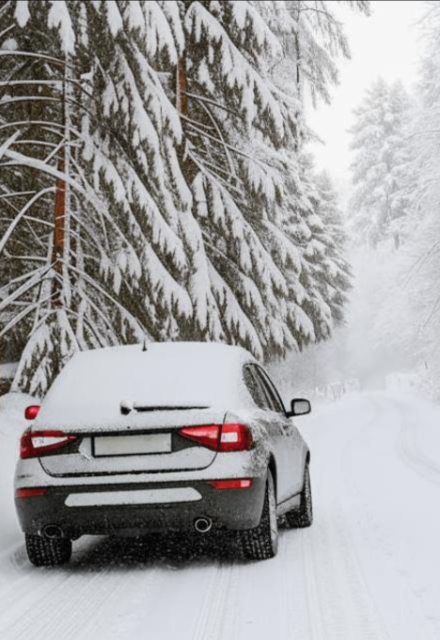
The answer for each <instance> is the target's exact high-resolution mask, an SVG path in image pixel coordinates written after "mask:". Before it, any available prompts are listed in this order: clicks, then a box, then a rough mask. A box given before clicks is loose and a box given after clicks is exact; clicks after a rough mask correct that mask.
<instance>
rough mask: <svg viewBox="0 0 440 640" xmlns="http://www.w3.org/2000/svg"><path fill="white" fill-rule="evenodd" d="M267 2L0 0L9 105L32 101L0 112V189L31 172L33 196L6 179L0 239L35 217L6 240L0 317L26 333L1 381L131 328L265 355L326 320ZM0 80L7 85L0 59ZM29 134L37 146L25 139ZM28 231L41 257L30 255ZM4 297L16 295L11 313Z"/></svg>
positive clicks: (326, 325)
mask: <svg viewBox="0 0 440 640" xmlns="http://www.w3.org/2000/svg"><path fill="white" fill-rule="evenodd" d="M281 4H282V3H274V2H267V3H264V6H263V5H262V3H256V2H233V1H228V2H223V3H219V2H208V1H205V2H189V1H188V2H184V1H179V2H137V1H136V2H125V1H122V0H111V1H109V2H100V1H95V2H86V1H85V0H79V1H76V2H72V1H69V0H67V1H63V2H52V1H49V0H47V1H46V0H42V1H41V2H38V3H35V2H33V3H29V2H26V1H24V2H23V1H22V2H14V1H12V0H11V1H10V2H6V3H3V5H4V6H3V9H4V11H2V13H1V14H0V19H1V20H3V18H4V19H6V20H7V21H8V24H9V23H10V24H11V25H12V27H11V29H10V30H9V27H8V32H7V37H8V40H10V42H9V44H7V45H6V48H7V49H9V51H8V52H6V53H7V56H6V55H5V56H4V57H5V58H6V59H7V60H8V64H9V65H14V64H15V65H16V69H17V70H19V71H18V76H17V77H18V78H19V80H20V81H22V82H25V83H26V85H27V86H28V88H29V86H30V87H32V91H31V92H30V93H28V94H26V95H25V96H24V97H25V100H24V101H23V107H25V106H26V105H28V106H27V107H26V108H27V109H28V108H29V105H32V107H31V108H36V105H38V104H41V103H42V102H45V103H48V104H50V109H45V110H44V118H41V117H39V118H38V119H37V120H36V121H35V123H38V126H39V127H40V128H41V129H42V131H43V132H44V135H43V134H42V133H41V132H40V131H38V133H33V138H32V139H31V144H29V140H26V139H24V138H23V136H24V131H26V133H27V132H28V131H29V127H30V126H33V125H30V123H29V120H30V119H31V115H30V114H29V113H28V112H27V111H26V110H25V113H24V114H23V116H22V120H21V121H20V122H21V124H20V125H18V123H17V122H15V121H14V118H15V114H13V113H12V111H11V110H10V111H9V113H8V115H7V116H6V118H7V120H8V123H7V124H8V126H13V127H15V128H17V136H19V137H18V138H17V139H15V138H14V139H10V140H9V139H8V138H7V137H6V133H5V129H0V132H1V134H0V135H1V138H0V145H8V148H6V147H5V146H4V147H3V148H4V157H6V158H7V162H8V163H9V165H10V166H11V169H10V170H8V175H7V178H6V182H10V183H11V184H10V185H8V184H7V185H6V187H3V185H2V188H3V190H6V191H5V193H6V195H7V196H8V197H9V196H11V197H12V194H14V197H15V195H17V194H16V190H15V189H16V187H14V186H13V180H14V176H15V177H17V179H18V180H21V181H23V182H28V181H29V174H30V173H32V176H33V177H34V180H35V181H36V186H35V187H33V190H34V191H36V193H37V195H38V197H39V198H41V201H40V207H39V208H38V211H36V210H34V208H33V204H34V203H33V202H32V198H30V197H29V196H30V194H26V193H22V192H20V196H23V198H24V201H23V203H22V202H18V203H16V204H18V207H17V208H18V210H17V211H16V212H15V213H16V214H17V215H16V216H15V217H14V216H13V215H12V214H10V215H11V217H10V219H9V220H7V221H6V225H7V226H6V228H5V232H6V235H8V238H7V242H8V243H9V242H13V241H14V238H18V240H19V241H21V239H22V238H23V237H24V236H23V233H24V231H23V224H24V221H25V220H26V224H27V223H29V225H30V226H29V225H28V226H27V227H26V229H27V231H26V233H27V232H29V234H32V235H34V234H35V229H36V228H39V227H40V226H42V227H43V230H44V227H46V229H45V233H41V232H40V236H39V240H40V242H39V243H36V246H32V245H28V246H27V249H26V253H25V254H23V256H21V257H23V258H24V259H23V265H22V267H23V274H22V279H20V280H16V279H15V278H12V280H11V278H10V277H8V279H7V280H6V281H5V284H4V286H2V288H1V291H0V295H1V296H2V298H3V299H2V302H1V303H0V304H2V305H3V311H2V315H1V319H0V321H1V323H2V329H1V330H2V334H3V335H6V334H10V331H11V330H12V329H13V328H15V327H18V328H19V329H20V331H21V332H22V336H23V338H24V340H25V341H26V340H28V338H30V339H29V340H28V342H27V346H26V349H25V351H24V356H23V358H22V363H21V366H20V368H19V372H18V375H17V378H16V384H20V385H21V386H22V388H26V389H28V390H30V391H32V392H34V393H35V392H44V390H45V387H46V385H47V384H48V382H49V378H50V377H52V376H53V375H54V374H55V373H56V371H57V369H58V368H59V366H60V365H61V361H62V359H63V358H67V357H68V356H69V355H70V353H71V352H72V350H74V349H76V348H81V349H82V348H87V347H90V346H96V345H101V344H115V343H118V342H131V341H133V340H139V339H140V337H141V336H144V335H146V336H147V337H149V338H151V339H155V340H162V339H165V338H172V339H213V340H224V341H228V342H232V343H240V344H244V345H245V346H247V347H248V348H250V349H251V350H252V351H254V353H256V354H257V355H259V356H263V357H273V356H274V355H280V354H284V353H285V351H286V350H287V349H288V348H298V347H301V346H302V345H303V344H306V343H307V342H309V341H313V340H318V339H321V338H323V337H326V336H327V335H328V334H329V329H330V325H331V321H332V320H333V319H332V318H331V312H330V313H327V311H328V309H329V307H328V304H327V303H328V301H323V303H322V304H321V300H320V296H321V297H322V293H321V291H322V290H321V288H320V287H321V283H320V281H319V278H317V277H316V273H315V271H314V268H312V266H313V265H312V266H310V265H309V262H310V263H313V260H309V258H310V247H309V244H310V243H312V244H313V234H314V226H316V225H315V222H314V212H313V205H312V200H313V198H312V196H313V191H314V189H313V187H312V184H311V181H310V175H309V173H308V172H307V171H305V169H304V167H305V164H304V163H303V162H302V161H300V160H299V159H298V158H297V157H296V156H297V155H298V154H299V153H300V146H301V144H300V143H301V136H302V131H303V130H304V129H305V127H304V125H303V113H302V103H301V100H299V99H298V95H297V94H296V93H295V91H296V90H297V89H298V88H299V85H298V83H297V82H296V81H295V82H296V89H295V91H292V92H286V91H285V90H284V88H283V87H281V86H280V85H277V83H276V82H274V78H273V72H272V70H273V68H274V65H276V63H277V62H278V61H279V60H280V59H282V57H283V55H284V52H283V46H282V42H281V40H280V37H279V33H280V32H281V31H282V29H281V27H280V26H278V28H277V29H273V28H272V26H271V25H273V24H276V23H278V25H280V24H281V22H282V23H286V20H285V18H283V17H280V14H279V12H278V9H279V5H281ZM357 4H361V5H363V4H365V3H357ZM301 7H302V8H303V12H304V13H306V14H307V12H308V7H307V6H306V3H301ZM310 8H311V7H310ZM1 10H2V9H0V11H1ZM11 20H12V22H11ZM300 23H301V21H299V24H300ZM297 24H298V21H296V22H295V20H294V19H292V25H293V26H291V29H292V33H294V32H295V28H297V27H295V25H297ZM2 27H3V22H2ZM48 28H49V30H48ZM289 28H290V27H289ZM0 33H2V37H3V36H4V34H5V32H4V31H3V32H2V30H0ZM147 36H148V37H147ZM11 43H12V44H11ZM92 43H93V46H92ZM0 46H4V45H2V44H1V43H0ZM11 49H14V50H15V51H14V55H13V56H11V55H10V54H11ZM0 53H1V51H0ZM31 53H32V56H31V55H30V54H31ZM310 56H311V57H313V56H312V48H311V49H310ZM303 57H304V59H305V56H303ZM27 58H32V60H31V64H21V59H23V60H24V61H26V59H27ZM297 62H298V61H297ZM298 64H299V63H298ZM298 64H297V68H298ZM3 69H5V67H2V70H3ZM0 73H1V72H0ZM14 74H15V71H14ZM20 74H21V75H20ZM30 74H33V75H32V76H31V75H30ZM297 75H298V74H297ZM31 79H32V81H36V82H37V84H32V85H29V81H30V80H31ZM1 80H3V81H4V82H5V86H7V90H9V88H10V85H11V79H10V74H8V73H6V72H5V75H4V77H2V78H1ZM48 82H49V83H50V84H48ZM22 86H24V85H22ZM14 87H15V88H14V91H18V90H19V89H18V85H17V86H16V85H14ZM60 106H61V107H62V108H60ZM11 114H12V116H11ZM42 135H43V139H41V140H40V139H39V138H38V136H42ZM40 143H43V145H46V144H49V145H51V146H50V149H52V153H49V154H47V153H46V154H44V155H42V156H41V157H40V155H39V154H38V153H37V152H36V149H38V148H39V147H41V146H42V145H41V144H40ZM18 145H21V146H22V153H21V154H20V155H17V151H16V148H17V146H18ZM11 162H12V163H13V166H14V169H12V164H11ZM9 165H8V166H9ZM37 183H38V184H37ZM44 189H47V190H48V191H47V194H46V192H45V193H44V194H42V193H41V192H42V191H43V190H44ZM43 195H44V198H45V199H44V206H42V205H41V203H42V202H43ZM61 195H62V198H61ZM60 198H61V200H62V202H63V203H64V204H63V205H62V206H60V208H58V206H59V202H58V205H57V204H56V203H57V201H58V200H60ZM54 201H55V202H54ZM26 207H28V209H26ZM63 207H64V209H63ZM23 209H25V210H24V211H23ZM63 210H64V214H63ZM28 211H30V213H31V215H27V212H28ZM57 211H58V214H57ZM61 221H62V224H61ZM8 225H9V226H8ZM11 225H12V227H11V232H10V233H9V232H8V229H9V227H10V226H11ZM28 227H29V228H28ZM25 244H26V243H25ZM29 246H32V251H33V252H34V258H35V259H36V261H37V262H39V263H41V265H42V269H43V268H44V269H46V271H43V273H44V275H42V274H41V273H40V272H38V273H36V272H35V270H34V272H32V269H31V268H30V265H31V264H32V262H31V261H30V260H27V258H28V257H29V256H30V251H29ZM308 252H309V253H308ZM61 256H62V257H61ZM17 257H20V256H14V259H15V258H17ZM33 277H34V279H32V278H33ZM1 284H2V285H3V281H2V283H1ZM22 284H23V286H24V289H23V288H22ZM11 303H14V304H17V305H19V306H21V307H22V308H23V313H24V315H23V316H21V315H18V316H17V315H15V317H14V319H13V325H12V326H11V325H10V324H9V321H8V320H7V319H6V316H7V313H8V309H10V308H11ZM326 305H327V306H326ZM60 354H61V358H60V357H59V355H60Z"/></svg>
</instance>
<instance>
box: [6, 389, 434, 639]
mask: <svg viewBox="0 0 440 640" xmlns="http://www.w3.org/2000/svg"><path fill="white" fill-rule="evenodd" d="M0 404H1V403H0ZM17 404H20V402H19V401H18V400H17V402H16V403H12V401H11V400H10V399H9V400H8V402H7V403H4V406H3V409H2V410H1V411H0V473H1V476H0V479H1V488H0V513H1V525H0V602H1V605H0V638H1V639H2V640H18V639H20V638H22V639H23V640H28V639H30V638H32V640H39V639H40V638H41V639H44V640H52V639H57V640H58V639H59V638H63V640H69V639H75V640H84V639H85V638H90V639H92V638H96V637H98V636H100V637H103V638H106V640H112V639H118V640H121V639H124V638H136V639H137V638H154V639H155V640H161V639H163V640H165V639H166V640H169V639H170V638H175V637H178V638H179V640H190V639H191V640H193V639H197V640H206V639H210V640H214V639H220V638H224V639H225V640H234V639H235V640H245V639H247V638H253V639H259V638H262V639H263V638H264V639H265V640H266V639H267V638H276V639H277V640H287V639H289V640H291V639H293V638H300V639H301V640H308V639H313V640H336V639H338V640H367V639H368V640H425V639H426V640H436V639H438V638H439V637H440V610H439V607H438V603H439V601H440V572H439V569H438V549H439V546H440V515H439V510H438V502H439V498H440V409H439V408H438V407H436V406H435V405H431V404H428V403H423V402H421V401H417V400H412V399H410V398H408V397H406V398H403V397H400V398H399V397H397V396H392V395H390V394H365V395H354V396H351V397H346V398H344V399H343V400H341V401H340V402H338V403H335V404H334V405H332V406H331V407H325V408H322V409H321V410H319V411H317V412H316V413H315V415H313V416H311V417H310V418H303V419H302V420H301V421H300V420H298V425H299V426H300V427H301V429H302V431H303V433H304V436H305V437H306V438H307V440H308V441H309V444H310V446H311V450H312V481H313V489H314V501H315V518H316V520H315V524H314V525H313V527H312V528H311V529H305V530H302V531H288V530H282V532H281V541H280V542H281V545H280V551H279V555H278V556H277V557H276V558H275V559H274V560H271V561H267V562H261V563H246V562H243V561H238V560H234V558H233V556H230V557H228V556H227V555H226V556H225V555H224V554H223V555H222V554H220V552H219V549H217V550H216V551H215V552H214V551H211V552H209V549H206V548H205V549H203V548H201V549H200V550H199V551H198V553H196V552H195V551H194V553H192V554H191V553H190V554H189V555H188V556H185V553H184V552H185V550H186V549H187V547H186V548H185V546H184V545H183V546H176V543H175V541H173V540H170V539H162V540H157V539H156V540H151V542H150V543H149V544H144V545H139V544H137V545H136V544H134V543H132V542H129V543H127V542H124V543H121V542H119V543H118V542H115V541H110V540H109V539H105V538H100V539H93V538H87V539H82V540H80V541H79V542H77V543H75V552H74V557H73V560H72V563H71V564H70V565H69V566H67V567H63V568H56V569H36V568H34V567H32V566H31V565H30V564H29V562H28V561H27V559H26V555H25V551H24V548H23V544H22V538H21V534H20V532H19V529H18V526H17V524H16V521H15V514H14V511H13V504H12V486H11V483H12V478H11V474H12V471H13V466H14V457H15V453H16V448H17V442H16V439H17V437H18V434H19V433H20V431H21V429H22V424H21V420H20V418H19V408H18V407H17ZM14 412H15V413H14Z"/></svg>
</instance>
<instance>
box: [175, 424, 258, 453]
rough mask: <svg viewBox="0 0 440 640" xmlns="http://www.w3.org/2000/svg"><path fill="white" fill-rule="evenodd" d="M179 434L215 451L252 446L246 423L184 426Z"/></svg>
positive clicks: (244, 449) (240, 449)
mask: <svg viewBox="0 0 440 640" xmlns="http://www.w3.org/2000/svg"><path fill="white" fill-rule="evenodd" d="M179 434H180V435H181V436H183V437H184V438H188V439H189V440H192V441H193V442H197V443H198V444H200V445H201V446H202V447H207V448H208V449H212V450H213V451H221V452H226V451H247V450H249V449H250V448H251V447H252V434H251V431H250V429H249V427H248V426H247V425H245V424H236V423H227V424H223V425H220V424H208V425H202V426H197V427H183V429H179Z"/></svg>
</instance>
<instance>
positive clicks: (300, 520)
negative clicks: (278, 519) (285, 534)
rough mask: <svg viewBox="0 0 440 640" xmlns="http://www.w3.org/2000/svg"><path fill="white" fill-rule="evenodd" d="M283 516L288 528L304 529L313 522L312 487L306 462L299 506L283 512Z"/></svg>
mask: <svg viewBox="0 0 440 640" xmlns="http://www.w3.org/2000/svg"><path fill="white" fill-rule="evenodd" d="M285 518H286V523H287V526H288V527H289V528H290V529H305V528H306V527H310V526H311V525H312V523H313V504H312V487H311V483H310V471H309V465H308V464H307V465H306V468H305V470H304V484H303V489H302V491H301V500H300V504H299V507H296V508H295V509H292V511H288V512H287V513H286V514H285Z"/></svg>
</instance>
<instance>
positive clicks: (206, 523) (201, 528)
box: [194, 517, 212, 533]
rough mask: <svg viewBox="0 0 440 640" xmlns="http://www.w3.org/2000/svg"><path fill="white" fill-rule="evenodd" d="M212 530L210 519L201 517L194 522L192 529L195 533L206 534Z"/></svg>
mask: <svg viewBox="0 0 440 640" xmlns="http://www.w3.org/2000/svg"><path fill="white" fill-rule="evenodd" d="M211 528H212V520H211V518H207V517H202V518H196V519H195V520H194V529H195V530H196V531H197V533H208V531H210V530H211Z"/></svg>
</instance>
